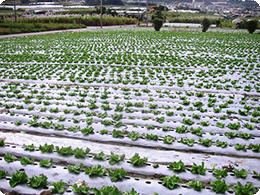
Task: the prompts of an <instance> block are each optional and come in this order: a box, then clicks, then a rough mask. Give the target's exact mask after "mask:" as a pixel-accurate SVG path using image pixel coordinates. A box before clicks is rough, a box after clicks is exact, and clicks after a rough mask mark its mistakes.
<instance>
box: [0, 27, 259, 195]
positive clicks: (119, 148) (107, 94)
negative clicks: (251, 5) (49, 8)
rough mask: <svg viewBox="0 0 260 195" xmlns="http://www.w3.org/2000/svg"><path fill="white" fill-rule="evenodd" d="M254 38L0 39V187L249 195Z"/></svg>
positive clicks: (116, 194)
mask: <svg viewBox="0 0 260 195" xmlns="http://www.w3.org/2000/svg"><path fill="white" fill-rule="evenodd" d="M259 43H260V37H259V35H257V34H252V35H249V34H245V33H236V34H235V33H216V32H208V33H201V32H172V31H169V30H168V31H166V30H165V31H162V32H154V31H152V30H145V29H143V30H136V29H134V28H127V30H123V29H119V30H98V31H91V32H74V33H59V34H48V35H38V36H29V37H16V38H8V39H1V40H0V53H1V55H0V69H1V71H0V80H1V82H0V87H1V91H0V129H1V130H0V191H3V192H10V191H12V190H14V191H16V192H18V193H20V194H30V195H31V194H40V193H41V194H51V193H53V194H68V195H70V194H95V195H108V194H109V195H120V194H122V195H138V194H140V195H158V194H159V195H173V194H176V195H177V194H183V195H190V194H192V195H197V194H203V195H211V194H218V193H222V194H227V195H231V194H234V195H248V194H255V193H256V192H257V191H258V188H259V187H260V166H259V165H260V100H259V98H260V46H259ZM43 191H44V193H43ZM46 191H49V192H51V193H47V192H46Z"/></svg>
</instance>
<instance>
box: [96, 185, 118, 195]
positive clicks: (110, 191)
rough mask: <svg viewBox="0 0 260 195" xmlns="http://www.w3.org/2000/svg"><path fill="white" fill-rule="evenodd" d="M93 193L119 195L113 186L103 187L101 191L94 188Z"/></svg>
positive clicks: (97, 194)
mask: <svg viewBox="0 0 260 195" xmlns="http://www.w3.org/2000/svg"><path fill="white" fill-rule="evenodd" d="M93 192H94V194H95V195H106V194H111V195H121V193H120V191H119V190H118V189H117V187H115V186H104V187H102V188H101V189H99V190H98V189H97V188H94V189H93Z"/></svg>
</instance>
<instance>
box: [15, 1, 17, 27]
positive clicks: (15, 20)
mask: <svg viewBox="0 0 260 195" xmlns="http://www.w3.org/2000/svg"><path fill="white" fill-rule="evenodd" d="M14 21H15V22H17V15H16V2H15V0H14Z"/></svg>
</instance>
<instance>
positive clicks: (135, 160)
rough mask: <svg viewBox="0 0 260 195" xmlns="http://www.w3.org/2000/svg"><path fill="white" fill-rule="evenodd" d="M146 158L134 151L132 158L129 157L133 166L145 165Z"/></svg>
mask: <svg viewBox="0 0 260 195" xmlns="http://www.w3.org/2000/svg"><path fill="white" fill-rule="evenodd" d="M147 160H148V159H147V158H141V157H140V156H139V154H138V153H135V155H134V156H133V157H132V158H130V161H131V163H132V164H133V165H134V166H138V167H142V166H144V165H145V164H144V163H146V162H147Z"/></svg>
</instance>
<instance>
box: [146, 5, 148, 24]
mask: <svg viewBox="0 0 260 195" xmlns="http://www.w3.org/2000/svg"><path fill="white" fill-rule="evenodd" d="M146 26H147V27H148V0H146Z"/></svg>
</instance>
